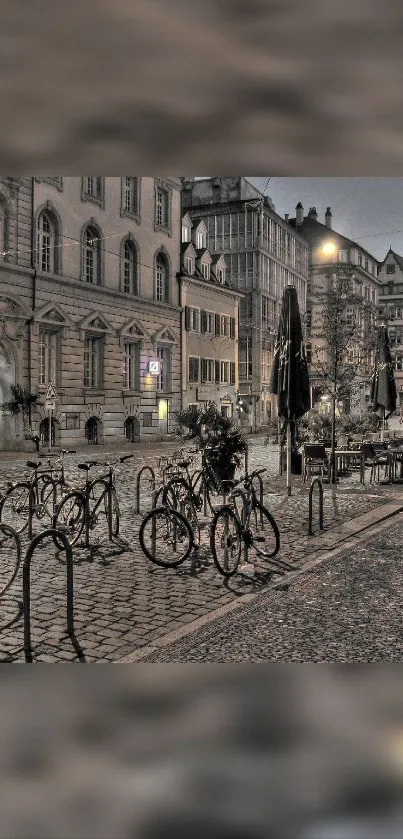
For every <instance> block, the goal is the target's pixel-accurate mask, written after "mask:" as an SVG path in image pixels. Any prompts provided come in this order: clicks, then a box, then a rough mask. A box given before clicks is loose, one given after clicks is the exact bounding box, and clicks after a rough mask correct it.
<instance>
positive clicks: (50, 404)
mask: <svg viewBox="0 0 403 839" xmlns="http://www.w3.org/2000/svg"><path fill="white" fill-rule="evenodd" d="M56 409H57V402H56V399H45V410H46V411H56Z"/></svg>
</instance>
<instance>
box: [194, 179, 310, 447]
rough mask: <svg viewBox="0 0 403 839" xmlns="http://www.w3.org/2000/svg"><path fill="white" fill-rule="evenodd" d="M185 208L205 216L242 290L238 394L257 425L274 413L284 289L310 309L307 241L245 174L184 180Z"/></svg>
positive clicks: (215, 249)
mask: <svg viewBox="0 0 403 839" xmlns="http://www.w3.org/2000/svg"><path fill="white" fill-rule="evenodd" d="M182 186H183V196H182V206H183V210H184V212H187V213H188V215H189V217H190V218H191V219H192V221H193V222H194V224H195V225H197V224H198V223H199V222H200V221H204V223H205V226H206V233H207V248H208V250H209V252H210V254H212V255H213V256H215V255H217V254H221V253H222V254H223V256H224V259H225V262H226V265H227V278H228V282H229V285H230V286H231V287H232V288H234V289H235V290H237V291H239V292H242V293H243V298H242V299H241V300H240V321H239V364H238V375H239V399H240V401H241V402H242V403H243V406H244V407H245V408H246V409H247V412H246V413H245V414H244V415H243V417H244V419H245V420H246V424H247V426H248V427H249V428H250V429H251V430H253V431H255V430H258V429H260V428H262V427H264V426H265V424H266V423H267V422H268V420H269V419H270V417H271V416H274V415H275V414H276V397H275V396H273V395H272V394H271V393H270V389H269V383H270V374H271V365H272V359H273V352H274V343H275V338H276V334H277V326H278V319H279V313H280V307H281V298H282V292H283V289H284V287H285V286H286V285H287V284H292V285H294V286H295V287H296V289H297V294H298V300H299V304H300V308H301V311H302V312H304V311H305V304H306V286H307V277H308V247H307V244H306V242H305V241H304V239H303V238H302V236H301V235H300V233H299V232H297V231H296V230H295V229H293V228H292V227H290V225H289V224H288V223H287V220H286V219H283V218H281V217H280V216H279V215H278V214H277V213H276V212H275V210H274V207H273V204H272V202H271V200H270V199H269V198H268V197H266V196H263V195H262V193H260V192H259V190H257V189H255V188H254V187H253V186H252V185H251V184H250V183H249V181H248V180H247V179H246V178H242V177H235V178H229V177H221V178H203V179H199V180H195V179H194V178H193V179H190V178H187V179H185V178H184V179H182Z"/></svg>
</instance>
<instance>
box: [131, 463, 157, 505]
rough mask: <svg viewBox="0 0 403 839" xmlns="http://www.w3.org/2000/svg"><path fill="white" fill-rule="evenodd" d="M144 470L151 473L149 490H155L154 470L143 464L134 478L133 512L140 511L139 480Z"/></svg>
mask: <svg viewBox="0 0 403 839" xmlns="http://www.w3.org/2000/svg"><path fill="white" fill-rule="evenodd" d="M144 472H149V473H150V475H151V477H150V483H151V491H152V492H155V472H154V469H152V468H151V466H143V467H142V469H140V471H139V472H138V474H137V478H136V501H135V508H134V512H135V513H141V510H140V481H141V476H142V475H143V474H144Z"/></svg>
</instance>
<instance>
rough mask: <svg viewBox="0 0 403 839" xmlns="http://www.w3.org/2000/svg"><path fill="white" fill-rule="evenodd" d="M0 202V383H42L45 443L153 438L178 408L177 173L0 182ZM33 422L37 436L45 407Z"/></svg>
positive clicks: (39, 387)
mask: <svg viewBox="0 0 403 839" xmlns="http://www.w3.org/2000/svg"><path fill="white" fill-rule="evenodd" d="M0 206H1V212H2V214H3V215H2V219H3V217H4V219H5V221H4V223H3V226H2V236H3V240H4V242H5V245H4V253H6V256H4V258H3V261H2V262H1V263H0V302H1V303H2V304H3V307H5V309H6V313H5V314H4V313H3V314H2V313H1V312H0V317H1V318H2V321H1V324H2V330H3V337H2V343H1V345H0V353H2V355H0V359H1V358H2V359H3V362H2V363H3V367H4V366H5V365H7V380H8V381H14V382H18V383H20V384H22V385H25V386H28V387H30V388H31V389H32V390H33V391H36V390H37V391H38V392H39V393H40V394H41V395H42V396H44V395H45V392H46V390H47V387H48V385H49V383H50V382H52V383H53V385H54V387H55V389H56V392H57V396H58V404H57V411H56V412H55V415H54V419H53V424H52V440H53V442H54V443H55V444H56V445H62V446H75V445H78V444H80V443H83V442H85V440H87V441H88V442H89V443H91V442H92V443H97V442H105V443H107V442H111V443H122V442H124V441H125V439H127V440H129V441H136V440H139V439H140V438H153V437H155V438H161V437H163V436H164V435H165V434H167V433H168V432H169V428H170V416H171V414H172V413H173V412H175V411H176V410H178V409H179V407H180V379H181V369H180V312H179V308H178V303H179V288H178V282H177V280H176V277H177V274H178V271H179V267H180V241H181V234H180V231H181V184H180V179H178V178H168V179H159V178H151V177H141V178H140V177H122V178H116V177H105V178H103V177H83V178H77V177H63V178H62V177H41V178H32V179H31V178H25V179H24V178H20V179H14V178H3V179H1V183H0ZM9 313H12V316H11V314H9ZM12 317H13V318H14V320H12ZM5 319H6V320H5ZM4 323H6V326H4ZM11 323H12V324H13V326H11V325H10V324H11ZM14 324H16V325H15V326H14ZM13 330H14V332H13ZM0 363H1V361H0ZM3 379H4V376H3ZM3 420H4V417H3ZM6 420H7V423H8V430H7V434H5V432H3V437H4V436H6V437H7V440H5V439H3V441H2V445H3V447H4V446H6V445H8V447H10V445H11V443H10V434H11V433H12V428H11V425H12V419H11V418H10V417H7V418H6ZM32 426H33V432H34V433H35V432H38V433H39V434H40V436H41V439H42V442H46V439H47V434H48V426H47V417H46V414H45V412H44V408H39V410H38V411H37V412H36V414H34V416H33V422H32ZM4 427H5V424H4V421H3V428H4ZM15 433H16V434H17V435H20V434H21V429H20V427H19V426H18V423H17V425H16V428H15ZM18 442H21V441H20V440H17V443H18Z"/></svg>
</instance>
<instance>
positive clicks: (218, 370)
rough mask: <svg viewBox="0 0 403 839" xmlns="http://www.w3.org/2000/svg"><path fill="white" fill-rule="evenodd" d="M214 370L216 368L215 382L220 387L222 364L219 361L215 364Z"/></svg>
mask: <svg viewBox="0 0 403 839" xmlns="http://www.w3.org/2000/svg"><path fill="white" fill-rule="evenodd" d="M214 368H215V381H216V383H217V384H218V385H219V384H220V362H219V361H215V362H214Z"/></svg>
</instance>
